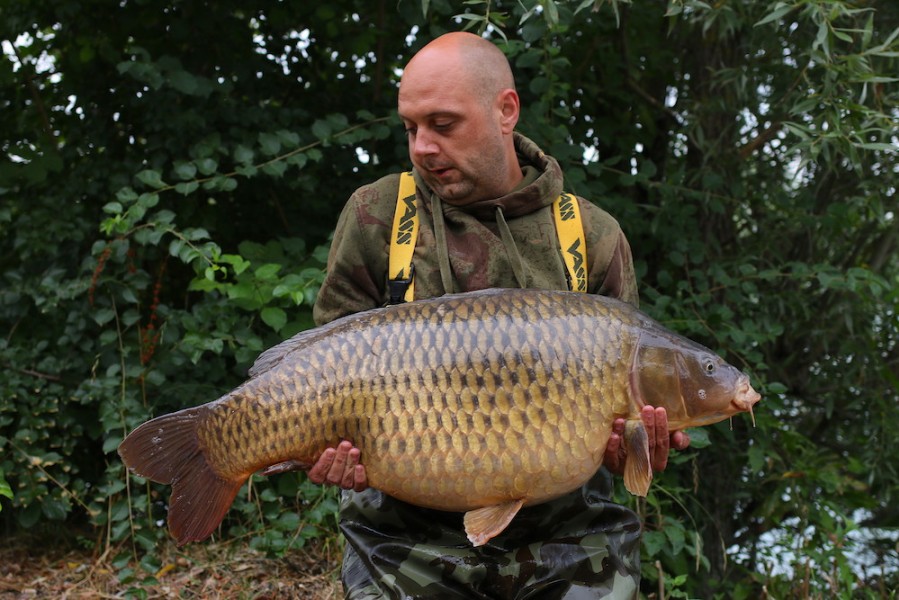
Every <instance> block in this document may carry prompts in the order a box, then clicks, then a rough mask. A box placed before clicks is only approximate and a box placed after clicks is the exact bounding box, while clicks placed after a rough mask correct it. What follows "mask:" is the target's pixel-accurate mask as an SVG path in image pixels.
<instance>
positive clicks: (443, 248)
mask: <svg viewBox="0 0 899 600" xmlns="http://www.w3.org/2000/svg"><path fill="white" fill-rule="evenodd" d="M431 208H432V212H433V214H434V241H435V242H436V244H437V264H438V265H440V280H441V281H442V282H443V291H444V292H445V293H447V294H452V293H453V292H454V291H455V286H454V285H453V270H452V268H451V267H450V260H449V248H448V247H447V245H446V222H445V221H444V219H443V201H442V200H440V196H438V195H437V194H431Z"/></svg>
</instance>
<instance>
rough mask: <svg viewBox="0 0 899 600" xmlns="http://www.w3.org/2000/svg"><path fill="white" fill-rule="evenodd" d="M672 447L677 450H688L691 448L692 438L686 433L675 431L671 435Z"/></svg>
mask: <svg viewBox="0 0 899 600" xmlns="http://www.w3.org/2000/svg"><path fill="white" fill-rule="evenodd" d="M671 447H672V448H674V449H675V450H686V449H687V448H689V447H690V436H689V435H688V434H687V432H686V431H675V432H673V433H672V434H671Z"/></svg>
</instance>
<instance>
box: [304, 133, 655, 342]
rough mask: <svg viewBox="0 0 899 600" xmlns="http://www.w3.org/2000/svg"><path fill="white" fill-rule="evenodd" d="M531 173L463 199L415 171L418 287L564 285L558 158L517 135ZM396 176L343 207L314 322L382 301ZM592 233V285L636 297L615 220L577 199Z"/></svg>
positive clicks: (421, 291) (427, 291) (433, 290)
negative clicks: (468, 201)
mask: <svg viewBox="0 0 899 600" xmlns="http://www.w3.org/2000/svg"><path fill="white" fill-rule="evenodd" d="M515 148H516V150H517V152H518V159H519V164H521V166H522V171H523V172H524V175H525V177H524V180H523V181H522V183H521V184H520V185H519V186H518V188H516V189H515V190H513V191H512V192H511V193H510V194H508V195H506V196H503V197H501V198H496V199H492V200H486V201H482V202H479V203H475V204H473V205H468V206H465V207H457V206H453V205H452V204H450V203H449V202H447V201H445V200H442V199H441V198H440V197H439V196H437V195H436V194H434V193H433V192H431V190H430V189H428V187H427V186H426V185H425V184H424V182H423V181H422V179H421V178H420V177H419V176H418V174H417V173H415V182H416V186H417V198H416V203H417V206H418V214H419V219H420V224H419V234H418V242H417V244H416V247H415V252H414V255H413V258H412V262H413V264H414V265H415V295H416V297H418V298H428V297H433V296H440V295H442V294H445V293H452V292H465V291H474V290H479V289H484V288H488V287H531V288H541V289H567V288H568V284H567V281H566V272H565V266H564V263H563V259H562V253H561V250H560V249H559V241H558V237H557V235H556V229H555V223H554V221H553V216H552V209H551V205H552V203H553V201H554V200H555V199H556V198H557V197H558V195H559V193H560V192H561V191H562V170H561V168H560V167H559V164H558V163H557V162H556V161H555V159H553V158H552V157H550V156H547V155H546V154H544V153H543V151H541V150H540V149H539V148H538V147H537V145H536V144H534V142H532V141H530V140H529V139H527V138H525V137H524V136H521V135H518V134H516V136H515ZM398 187H399V174H393V175H388V176H386V177H384V178H382V179H380V180H378V181H377V182H375V183H373V184H370V185H366V186H363V187H361V188H359V189H358V190H357V191H356V192H355V193H354V194H353V196H352V197H351V198H350V200H349V202H348V203H347V205H346V207H345V208H344V209H343V212H342V213H341V215H340V219H339V221H338V223H337V229H336V231H335V233H334V241H333V243H332V245H331V252H330V255H329V257H328V275H327V277H326V278H325V282H324V284H323V285H322V289H321V291H320V292H319V296H318V300H317V302H316V305H315V313H314V316H315V322H316V324H318V325H322V324H324V323H327V322H329V321H333V320H334V319H336V318H337V317H341V316H344V315H347V314H352V313H356V312H360V311H363V310H368V309H371V308H375V307H377V306H383V305H384V304H385V303H386V301H387V259H388V254H389V251H390V231H391V227H392V225H393V214H394V209H395V207H396V196H397V190H398ZM578 204H579V206H580V209H581V215H582V219H583V221H584V230H585V233H586V237H587V240H586V241H587V251H588V259H587V265H588V268H589V272H588V289H589V290H590V291H591V292H593V293H596V294H602V295H606V296H612V297H615V298H620V299H622V300H625V301H627V302H631V303H633V304H636V303H637V286H636V280H635V277H634V272H633V265H632V259H631V251H630V247H629V246H628V243H627V240H626V239H625V237H624V234H623V233H622V231H621V228H620V227H619V226H618V223H617V222H616V221H615V220H614V219H613V218H612V217H611V216H610V215H609V214H608V213H606V212H605V211H603V210H602V209H600V208H599V207H597V206H596V205H594V204H592V203H590V202H588V201H587V200H585V199H583V198H578Z"/></svg>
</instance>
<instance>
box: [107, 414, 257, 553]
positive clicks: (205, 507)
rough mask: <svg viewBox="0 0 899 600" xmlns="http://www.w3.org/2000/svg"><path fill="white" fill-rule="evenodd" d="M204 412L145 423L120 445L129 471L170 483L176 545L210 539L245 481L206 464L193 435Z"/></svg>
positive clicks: (172, 529)
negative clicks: (217, 471) (230, 476)
mask: <svg viewBox="0 0 899 600" xmlns="http://www.w3.org/2000/svg"><path fill="white" fill-rule="evenodd" d="M204 410H205V409H204V407H196V408H188V409H185V410H182V411H178V412H176V413H172V414H169V415H164V416H161V417H157V418H155V419H153V420H151V421H147V422H146V423H144V424H143V425H141V426H140V427H138V428H137V429H135V430H134V431H132V432H131V433H130V434H128V436H127V437H126V438H125V440H124V441H123V442H122V443H121V444H120V445H119V456H121V457H122V461H123V462H124V463H125V466H127V467H128V469H129V470H130V471H131V472H132V473H134V474H135V475H138V476H140V477H145V478H147V479H150V480H152V481H155V482H157V483H165V484H169V485H171V486H172V494H171V497H170V498H169V516H168V524H169V532H170V533H171V534H172V536H174V538H175V540H176V542H177V544H178V545H179V546H183V545H184V544H186V543H188V542H198V541H200V540H204V539H206V538H207V537H209V536H210V535H211V534H212V532H213V531H214V530H215V528H216V527H218V526H219V523H221V521H222V519H223V518H224V517H225V513H226V512H228V509H229V508H230V507H231V504H232V503H233V502H234V498H235V496H237V492H238V491H239V490H240V486H241V485H243V483H244V481H246V479H247V477H239V478H237V479H227V478H225V477H222V476H220V475H218V474H217V473H216V472H215V470H214V469H213V468H212V466H211V465H210V464H209V461H208V459H207V456H206V454H205V453H204V451H203V448H202V446H201V444H200V439H199V437H198V436H197V425H198V424H199V423H200V422H201V420H202V418H203V412H204Z"/></svg>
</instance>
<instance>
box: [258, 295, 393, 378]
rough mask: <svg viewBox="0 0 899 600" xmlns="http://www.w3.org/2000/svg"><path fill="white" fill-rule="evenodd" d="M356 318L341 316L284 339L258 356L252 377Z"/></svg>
mask: <svg viewBox="0 0 899 600" xmlns="http://www.w3.org/2000/svg"><path fill="white" fill-rule="evenodd" d="M378 310H380V309H373V310H371V311H368V312H369V313H375V312H376V311H378ZM354 319H356V320H358V316H357V315H348V316H345V317H341V318H339V319H335V320H333V321H331V322H330V323H327V324H325V325H322V326H321V327H316V328H314V329H307V330H306V331H301V332H299V333H298V334H296V335H294V336H293V337H291V338H288V339H286V340H284V341H283V342H281V343H280V344H277V345H275V346H272V347H271V348H269V349H268V350H265V351H264V352H263V353H262V354H260V355H259V356H257V357H256V361H255V362H254V363H253V366H252V367H250V370H249V372H248V373H249V375H250V377H251V378H252V377H256V376H257V375H260V374H262V373H265V372H266V371H268V370H270V369H272V368H274V367H275V366H277V365H278V363H280V362H281V360H283V359H284V357H285V356H287V355H288V354H290V353H291V352H293V351H295V350H300V349H302V348H306V347H308V346H309V345H311V344H313V343H314V342H315V341H316V340H319V339H320V338H323V337H326V336H328V335H330V334H331V332H332V331H334V330H335V329H341V328H344V327H347V326H348V325H349V324H351V322H352V321H353V320H354Z"/></svg>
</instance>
